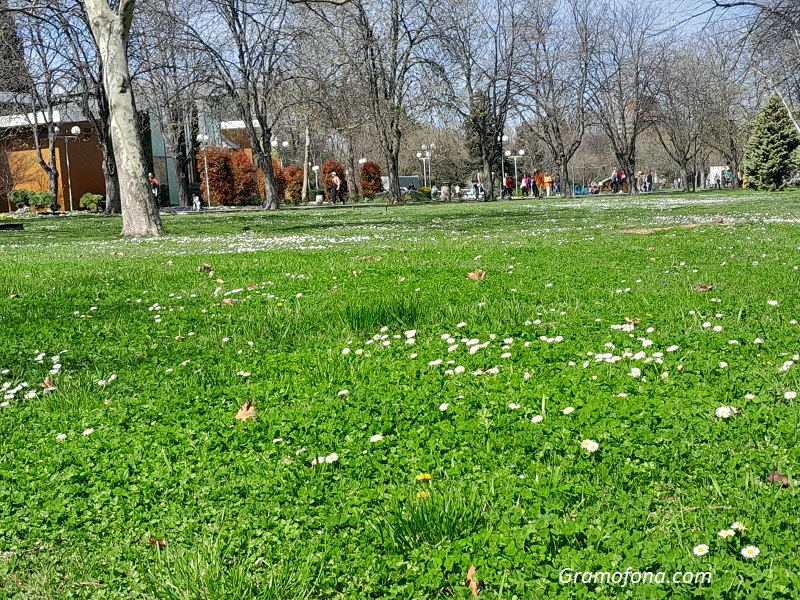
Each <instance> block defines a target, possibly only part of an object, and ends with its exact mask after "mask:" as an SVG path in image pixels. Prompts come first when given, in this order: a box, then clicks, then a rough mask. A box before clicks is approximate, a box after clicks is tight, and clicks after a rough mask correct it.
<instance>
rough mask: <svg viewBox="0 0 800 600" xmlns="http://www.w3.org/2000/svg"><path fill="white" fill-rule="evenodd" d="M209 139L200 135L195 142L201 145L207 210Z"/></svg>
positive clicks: (208, 200) (209, 201)
mask: <svg viewBox="0 0 800 600" xmlns="http://www.w3.org/2000/svg"><path fill="white" fill-rule="evenodd" d="M210 139H211V138H209V137H208V136H207V135H205V134H202V133H201V134H200V135H198V136H197V141H198V142H200V143H201V144H202V145H203V169H204V170H205V174H206V202H208V208H211V182H209V180H208V142H209V140H210Z"/></svg>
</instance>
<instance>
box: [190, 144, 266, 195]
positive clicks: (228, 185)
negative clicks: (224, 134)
mask: <svg viewBox="0 0 800 600" xmlns="http://www.w3.org/2000/svg"><path fill="white" fill-rule="evenodd" d="M206 156H207V157H208V183H209V186H208V187H210V188H211V203H212V204H222V205H224V206H234V205H236V204H244V203H245V202H246V201H247V199H248V198H249V197H250V196H252V195H253V194H255V193H256V192H257V190H258V187H257V185H256V181H255V170H254V169H253V165H252V161H251V160H250V158H249V157H248V156H247V154H245V152H244V151H243V150H232V149H230V148H208V149H207V150H206V151H204V152H203V153H200V154H199V155H198V170H199V171H200V192H201V194H202V195H203V203H204V204H205V203H207V202H208V198H207V197H206V189H207V188H206V174H205V162H204V161H205V158H206Z"/></svg>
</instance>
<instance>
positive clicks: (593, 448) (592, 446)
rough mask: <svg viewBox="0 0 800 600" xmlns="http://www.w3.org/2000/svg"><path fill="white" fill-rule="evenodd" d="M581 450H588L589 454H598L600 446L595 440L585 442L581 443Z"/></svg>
mask: <svg viewBox="0 0 800 600" xmlns="http://www.w3.org/2000/svg"><path fill="white" fill-rule="evenodd" d="M581 448H583V449H584V450H586V451H587V452H588V453H589V454H592V453H594V452H597V450H598V449H599V448H600V444H598V443H597V442H595V441H594V440H583V441H582V442H581Z"/></svg>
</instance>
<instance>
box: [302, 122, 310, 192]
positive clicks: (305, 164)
mask: <svg viewBox="0 0 800 600" xmlns="http://www.w3.org/2000/svg"><path fill="white" fill-rule="evenodd" d="M310 161H311V133H310V132H309V127H308V123H306V137H305V145H304V147H303V191H302V192H301V193H300V202H302V203H303V204H306V203H307V202H308V188H309V178H308V165H309V164H311V163H310Z"/></svg>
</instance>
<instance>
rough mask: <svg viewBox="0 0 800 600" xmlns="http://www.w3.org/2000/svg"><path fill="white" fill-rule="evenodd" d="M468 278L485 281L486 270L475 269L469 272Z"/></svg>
mask: <svg viewBox="0 0 800 600" xmlns="http://www.w3.org/2000/svg"><path fill="white" fill-rule="evenodd" d="M467 279H472V280H473V281H483V280H484V279H486V271H484V270H483V269H475V270H474V271H472V273H467Z"/></svg>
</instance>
